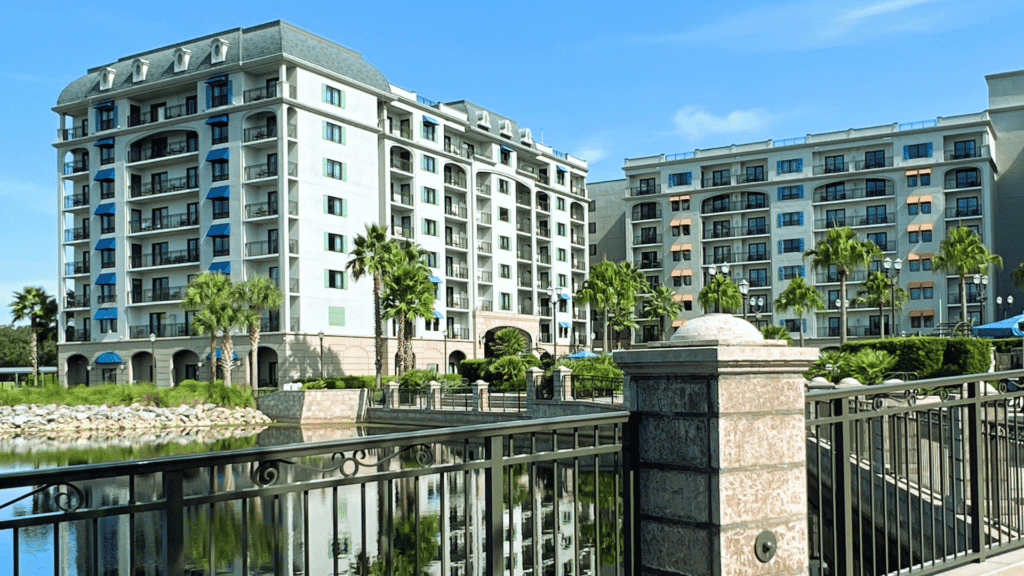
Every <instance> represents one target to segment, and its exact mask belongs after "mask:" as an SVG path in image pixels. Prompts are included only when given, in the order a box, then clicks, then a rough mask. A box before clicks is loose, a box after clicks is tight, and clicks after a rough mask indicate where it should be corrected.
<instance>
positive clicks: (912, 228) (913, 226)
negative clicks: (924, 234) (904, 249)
mask: <svg viewBox="0 0 1024 576" xmlns="http://www.w3.org/2000/svg"><path fill="white" fill-rule="evenodd" d="M920 229H921V225H920V224H911V225H909V226H907V232H917V231H918V230H920Z"/></svg>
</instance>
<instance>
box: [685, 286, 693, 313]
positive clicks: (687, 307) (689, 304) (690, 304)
mask: <svg viewBox="0 0 1024 576" xmlns="http://www.w3.org/2000/svg"><path fill="white" fill-rule="evenodd" d="M687 286H689V284H687ZM683 310H685V311H687V312H690V311H692V310H693V301H692V300H683Z"/></svg>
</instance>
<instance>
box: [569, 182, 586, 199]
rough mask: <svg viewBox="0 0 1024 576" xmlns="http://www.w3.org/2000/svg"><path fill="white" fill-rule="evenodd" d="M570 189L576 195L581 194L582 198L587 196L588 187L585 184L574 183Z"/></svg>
mask: <svg viewBox="0 0 1024 576" xmlns="http://www.w3.org/2000/svg"><path fill="white" fill-rule="evenodd" d="M569 190H570V191H571V192H572V194H573V195H574V196H579V197H581V198H586V197H587V189H586V187H584V186H579V185H576V184H573V185H572V186H571V187H570V188H569Z"/></svg>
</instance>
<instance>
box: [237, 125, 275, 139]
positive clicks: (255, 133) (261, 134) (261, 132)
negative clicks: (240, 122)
mask: <svg viewBox="0 0 1024 576" xmlns="http://www.w3.org/2000/svg"><path fill="white" fill-rule="evenodd" d="M270 138H277V124H271V125H269V126H256V127H253V128H246V129H245V130H244V131H242V141H243V142H258V141H260V140H269V139H270Z"/></svg>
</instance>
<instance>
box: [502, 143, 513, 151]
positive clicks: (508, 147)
mask: <svg viewBox="0 0 1024 576" xmlns="http://www.w3.org/2000/svg"><path fill="white" fill-rule="evenodd" d="M501 149H502V150H504V151H506V152H512V147H511V146H506V145H504V144H502V145H501Z"/></svg>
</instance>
